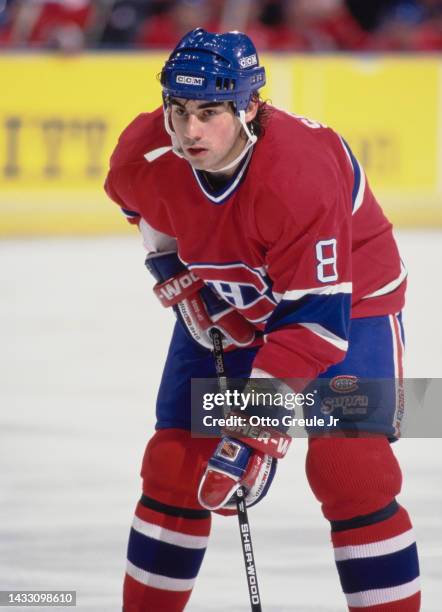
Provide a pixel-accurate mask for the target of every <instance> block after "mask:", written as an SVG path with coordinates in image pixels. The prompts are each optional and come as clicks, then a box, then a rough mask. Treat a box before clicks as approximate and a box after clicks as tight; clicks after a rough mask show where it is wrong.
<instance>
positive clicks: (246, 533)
mask: <svg viewBox="0 0 442 612" xmlns="http://www.w3.org/2000/svg"><path fill="white" fill-rule="evenodd" d="M211 336H212V343H213V355H214V358H215V368H216V375H217V377H218V383H219V387H220V391H221V392H224V391H225V390H226V389H227V378H226V368H225V365H224V351H223V339H222V338H223V337H222V334H221V332H220V330H219V329H212V331H211ZM244 495H245V492H244V488H243V487H239V489H237V491H236V509H237V512H238V523H239V532H240V534H241V546H242V552H243V555H244V567H245V570H246V578H247V587H248V589H249V599H250V609H251V610H252V612H262V607H261V597H260V595H259V588H258V576H257V573H256V564H255V555H254V554H253V547H252V534H251V531H250V523H249V517H248V515H247V506H246V502H245V499H244Z"/></svg>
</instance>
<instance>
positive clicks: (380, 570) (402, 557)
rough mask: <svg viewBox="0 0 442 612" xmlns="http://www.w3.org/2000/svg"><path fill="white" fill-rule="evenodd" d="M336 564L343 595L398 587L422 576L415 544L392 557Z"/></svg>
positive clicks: (369, 558) (384, 556) (348, 560)
mask: <svg viewBox="0 0 442 612" xmlns="http://www.w3.org/2000/svg"><path fill="white" fill-rule="evenodd" d="M336 565H337V568H338V572H339V576H340V579H341V584H342V588H343V590H344V593H359V592H360V591H368V590H370V589H386V588H389V587H395V586H399V585H401V584H405V583H407V582H411V581H412V580H414V579H415V578H417V577H418V576H419V563H418V560H417V549H416V544H411V545H410V546H407V548H404V549H403V550H399V551H397V552H394V553H391V554H389V555H380V556H377V557H368V558H364V559H347V560H345V561H338V562H337V563H336Z"/></svg>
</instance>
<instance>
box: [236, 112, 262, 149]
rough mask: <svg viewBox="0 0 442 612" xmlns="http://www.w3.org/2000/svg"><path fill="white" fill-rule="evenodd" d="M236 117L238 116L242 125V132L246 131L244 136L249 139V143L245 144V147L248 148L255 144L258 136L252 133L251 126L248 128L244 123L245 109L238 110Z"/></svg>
mask: <svg viewBox="0 0 442 612" xmlns="http://www.w3.org/2000/svg"><path fill="white" fill-rule="evenodd" d="M238 117H239V121H240V123H241V125H242V128H243V130H244V132H245V133H246V136H247V138H248V140H249V143H248V145H247V149H249V147H251V146H253V145H254V144H255V142H256V141H257V140H258V137H257V135H256V134H254V133H253V128H252V129H250V128H249V126H248V125H247V123H246V111H245V110H240V111H239V113H238Z"/></svg>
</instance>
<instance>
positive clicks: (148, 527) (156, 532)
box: [132, 516, 209, 548]
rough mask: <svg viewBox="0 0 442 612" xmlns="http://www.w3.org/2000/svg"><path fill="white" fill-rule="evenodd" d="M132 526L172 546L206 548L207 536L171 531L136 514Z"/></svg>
mask: <svg viewBox="0 0 442 612" xmlns="http://www.w3.org/2000/svg"><path fill="white" fill-rule="evenodd" d="M132 527H133V528H134V529H135V531H138V532H139V533H142V534H143V535H145V536H148V537H149V538H153V539H154V540H160V541H161V542H167V544H173V545H174V546H182V547H183V548H207V542H208V540H209V538H207V537H204V536H195V535H189V534H187V533H180V532H178V531H172V530H171V529H166V528H165V527H160V525H154V524H153V523H148V522H147V521H143V520H142V519H140V518H139V517H138V516H135V517H134V521H133V523H132Z"/></svg>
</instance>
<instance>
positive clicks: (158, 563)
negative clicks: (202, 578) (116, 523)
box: [127, 528, 206, 579]
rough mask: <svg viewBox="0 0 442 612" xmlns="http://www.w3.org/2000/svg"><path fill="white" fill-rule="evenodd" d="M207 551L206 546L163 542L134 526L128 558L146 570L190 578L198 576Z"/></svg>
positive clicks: (170, 576) (173, 576) (169, 575)
mask: <svg viewBox="0 0 442 612" xmlns="http://www.w3.org/2000/svg"><path fill="white" fill-rule="evenodd" d="M205 552H206V549H205V548H184V547H183V546H175V545H174V544H169V543H167V542H161V540H156V539H154V538H150V537H148V536H146V535H144V534H142V533H140V532H139V531H136V530H135V529H133V528H132V529H131V532H130V537H129V545H128V551H127V558H128V559H129V561H130V562H131V563H133V564H134V565H136V567H139V568H140V569H143V570H145V571H146V572H150V573H153V574H161V575H162V576H168V577H169V578H181V579H190V578H195V577H196V576H197V574H198V571H199V568H200V566H201V563H202V561H203V557H204V553H205Z"/></svg>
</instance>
